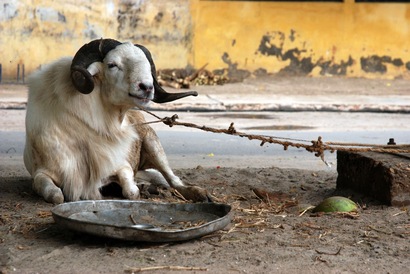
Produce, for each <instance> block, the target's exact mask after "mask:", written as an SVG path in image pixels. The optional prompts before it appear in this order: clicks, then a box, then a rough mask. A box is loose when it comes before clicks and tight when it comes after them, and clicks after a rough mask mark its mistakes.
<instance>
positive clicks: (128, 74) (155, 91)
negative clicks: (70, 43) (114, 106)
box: [71, 39, 198, 105]
mask: <svg viewBox="0 0 410 274" xmlns="http://www.w3.org/2000/svg"><path fill="white" fill-rule="evenodd" d="M98 73H103V74H104V77H103V78H104V79H106V80H107V81H108V82H109V83H112V84H114V85H115V87H116V89H119V90H120V91H123V92H122V94H121V95H120V94H116V95H115V96H116V98H117V99H119V100H122V99H128V100H129V101H130V99H131V100H133V101H134V103H135V104H139V105H141V104H146V103H147V102H148V101H149V100H152V101H154V102H156V103H165V102H170V101H174V100H177V99H180V98H183V97H186V96H190V95H193V96H196V95H198V94H197V93H196V92H195V91H189V92H182V93H168V92H166V91H165V90H164V89H163V88H162V87H161V86H160V85H159V84H158V82H157V78H156V68H155V65H154V62H153V60H152V57H151V54H150V52H149V51H148V50H147V49H146V48H145V47H143V46H141V45H132V44H131V43H120V42H118V41H116V40H113V39H100V40H94V41H91V42H90V43H88V44H85V45H84V46H82V47H81V48H80V49H79V50H78V52H77V53H76V55H75V56H74V58H73V61H72V64H71V80H72V82H73V85H74V86H75V88H76V89H77V90H78V91H79V92H81V93H83V94H89V93H91V92H92V91H93V89H94V76H95V75H97V74H98ZM119 95H120V96H124V97H127V98H119V97H118V96H119Z"/></svg>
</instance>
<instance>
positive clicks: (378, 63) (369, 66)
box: [360, 55, 409, 73]
mask: <svg viewBox="0 0 410 274" xmlns="http://www.w3.org/2000/svg"><path fill="white" fill-rule="evenodd" d="M386 64H393V65H394V66H396V67H401V66H403V65H404V62H403V61H402V60H401V59H400V58H396V59H392V58H391V57H390V56H386V55H384V56H378V55H371V56H368V57H361V58H360V66H361V68H362V70H363V71H365V72H368V73H375V72H380V73H386V72H387V66H386ZM407 64H409V62H407V63H406V68H407V69H408V70H409V67H408V65H407Z"/></svg>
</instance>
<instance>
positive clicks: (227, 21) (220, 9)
mask: <svg viewBox="0 0 410 274" xmlns="http://www.w3.org/2000/svg"><path fill="white" fill-rule="evenodd" d="M1 1H2V2H1V5H0V63H1V64H2V67H3V80H4V79H15V78H16V70H17V64H24V65H25V70H26V74H28V73H30V72H31V71H32V70H34V69H35V68H37V67H39V66H40V65H41V64H44V63H47V62H50V61H52V60H54V59H57V58H59V57H61V56H67V55H74V54H75V52H76V50H77V49H78V48H79V47H80V46H82V45H83V44H84V43H86V42H88V41H90V40H92V39H97V38H100V37H105V38H108V37H110V38H114V39H118V40H121V41H133V42H135V43H140V44H143V45H145V46H147V47H148V48H149V49H150V51H151V52H152V54H153V57H154V60H155V61H156V64H157V67H158V68H159V69H164V68H184V67H186V66H188V65H192V66H193V67H196V68H199V67H201V66H203V65H204V64H207V63H208V66H207V69H209V70H214V69H227V70H229V72H231V74H232V75H233V74H235V73H239V74H240V73H242V75H246V73H254V72H255V71H257V70H259V69H263V70H266V71H267V72H269V73H286V74H302V75H313V76H317V75H347V76H352V77H362V76H364V77H385V78H392V77H407V75H408V73H409V70H408V69H407V68H406V65H408V67H409V68H410V63H408V62H409V61H410V56H409V50H410V39H409V37H410V35H409V34H410V33H409V32H410V30H409V26H410V4H400V3H367V4H365V3H354V1H353V0H345V1H344V2H341V3H337V2H333V3H324V2H310V3H306V2H272V1H212V0H167V1H164V0H138V1H137V0H95V1H89V0H57V1H56V0H1Z"/></svg>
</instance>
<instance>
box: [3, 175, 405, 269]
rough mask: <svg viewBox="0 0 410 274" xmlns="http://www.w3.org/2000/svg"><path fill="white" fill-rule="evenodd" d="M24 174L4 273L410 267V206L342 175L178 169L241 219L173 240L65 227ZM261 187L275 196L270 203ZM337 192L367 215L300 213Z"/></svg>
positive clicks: (9, 227)
mask: <svg viewBox="0 0 410 274" xmlns="http://www.w3.org/2000/svg"><path fill="white" fill-rule="evenodd" d="M24 172H25V171H24V170H16V169H15V167H14V168H13V169H5V170H1V172H0V178H1V180H2V181H1V182H0V193H1V196H0V224H1V226H0V273H131V272H133V271H134V272H137V271H144V272H145V271H147V272H148V273H150V272H151V271H152V272H154V273H168V272H169V271H170V269H174V268H178V267H183V268H180V269H179V270H175V271H173V273H200V272H203V271H207V272H208V273H302V272H303V273H405V272H407V271H408V269H409V266H410V256H409V254H410V245H409V240H410V214H409V211H408V208H394V207H387V206H383V205H380V204H378V203H377V201H373V200H371V199H368V198H366V197H363V196H361V195H358V194H355V193H352V192H349V191H340V190H336V189H335V186H336V176H337V174H336V173H335V172H312V171H307V170H296V169H279V168H274V167H272V168H265V169H257V168H246V169H238V168H202V167H197V168H196V169H181V170H177V171H176V173H177V175H179V176H180V177H181V178H182V179H183V180H184V181H185V182H189V183H192V184H196V185H199V186H202V187H205V188H207V189H208V191H209V192H210V193H211V194H212V195H213V196H214V200H215V201H216V202H222V203H227V204H230V205H231V206H232V207H233V210H234V217H233V219H232V222H231V224H229V225H228V226H227V227H226V228H225V229H224V230H221V231H217V232H215V233H213V234H210V235H208V236H205V237H202V238H199V239H195V240H191V241H187V242H176V243H166V244H152V243H141V242H129V241H121V240H114V239H109V238H101V237H95V236H90V235H86V234H81V233H77V232H72V231H69V230H67V229H65V228H62V227H60V226H58V225H56V224H55V223H54V221H53V218H52V216H51V214H50V209H51V208H52V207H53V205H51V204H48V203H46V202H44V201H43V200H42V198H40V197H38V196H37V195H36V194H35V193H34V192H33V191H32V190H31V186H30V185H31V181H30V178H29V177H16V174H24ZM255 188H257V189H259V190H268V191H270V192H272V193H273V194H274V195H273V196H272V199H271V200H269V201H263V200H261V199H260V198H258V197H257V196H256V195H255V193H254V192H253V191H252V189H255ZM333 195H343V196H346V197H351V198H352V199H353V200H354V201H355V202H357V203H358V204H359V205H360V207H361V208H360V210H359V212H358V214H348V215H347V214H345V215H341V214H328V215H326V214H325V215H315V214H312V213H310V212H306V213H304V214H301V213H303V210H304V209H306V208H307V206H308V205H316V204H318V203H319V202H320V201H321V200H322V199H323V198H325V197H329V196H333ZM153 198H155V199H158V198H160V199H161V200H164V201H166V200H167V201H169V200H170V199H171V200H175V201H176V200H177V198H173V197H168V198H165V197H163V198H161V197H153V196H151V197H150V199H153ZM180 202H182V201H180ZM152 267H163V268H162V269H160V270H156V271H154V270H149V269H150V268H152Z"/></svg>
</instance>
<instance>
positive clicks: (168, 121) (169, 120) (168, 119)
mask: <svg viewBox="0 0 410 274" xmlns="http://www.w3.org/2000/svg"><path fill="white" fill-rule="evenodd" d="M178 118H179V117H178V114H174V115H172V116H171V117H164V118H162V122H163V123H164V124H166V125H167V126H169V127H172V126H173V125H174V124H175V122H176V120H177V119H178Z"/></svg>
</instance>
